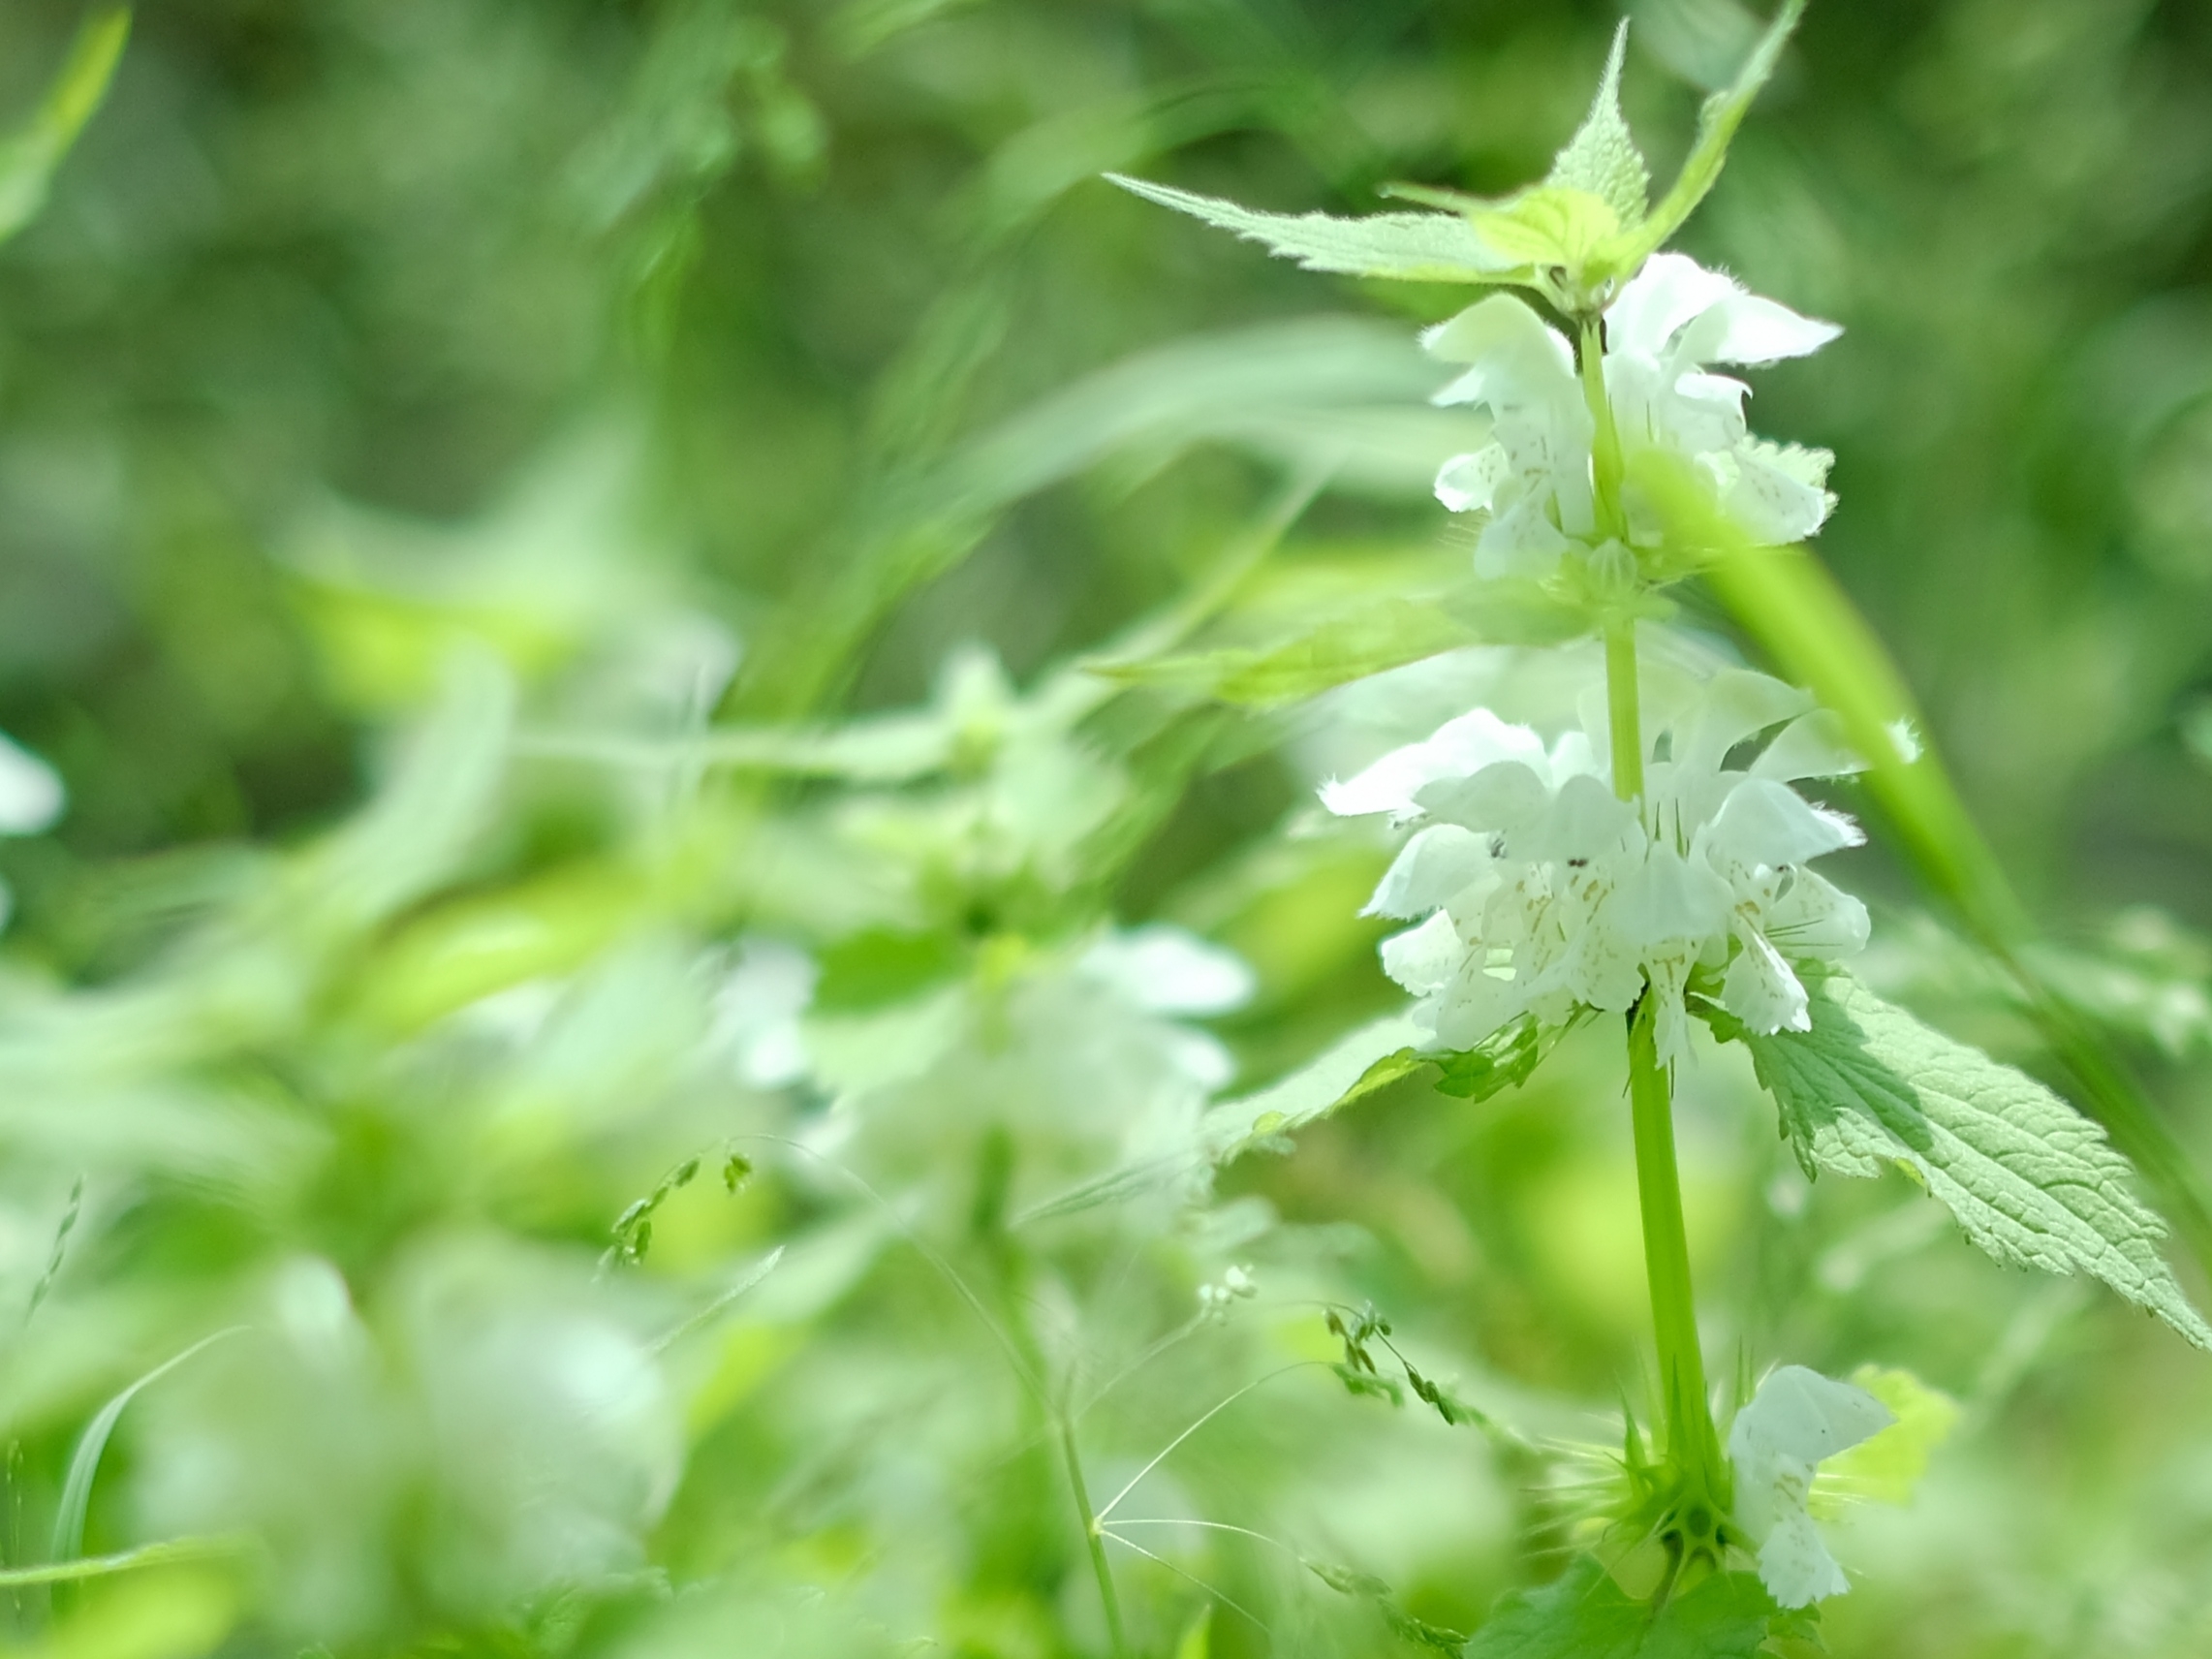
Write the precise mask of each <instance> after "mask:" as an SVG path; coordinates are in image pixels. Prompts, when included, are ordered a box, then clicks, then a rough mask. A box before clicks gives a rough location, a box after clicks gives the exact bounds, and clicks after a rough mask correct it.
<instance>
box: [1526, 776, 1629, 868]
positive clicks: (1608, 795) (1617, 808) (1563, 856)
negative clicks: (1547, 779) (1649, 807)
mask: <svg viewBox="0 0 2212 1659" xmlns="http://www.w3.org/2000/svg"><path fill="white" fill-rule="evenodd" d="M1642 833H1643V831H1642V829H1641V827H1640V826H1639V825H1638V824H1637V821H1636V808H1635V807H1634V806H1631V805H1630V804H1629V803H1628V802H1627V801H1625V800H1622V799H1621V798H1619V797H1617V796H1616V795H1614V794H1613V792H1612V791H1611V790H1610V789H1609V788H1607V787H1606V786H1605V785H1604V784H1603V783H1601V782H1600V781H1599V780H1598V779H1596V778H1594V777H1591V776H1589V775H1587V774H1584V775H1582V776H1579V777H1571V778H1569V779H1568V780H1567V781H1566V782H1565V783H1563V784H1561V785H1560V786H1559V793H1558V794H1557V795H1556V796H1554V797H1553V798H1552V800H1551V804H1550V805H1549V806H1547V807H1546V808H1545V809H1544V813H1543V816H1542V818H1540V819H1538V820H1537V821H1536V823H1534V824H1533V825H1531V826H1530V827H1529V828H1528V829H1527V830H1524V831H1522V832H1521V833H1520V834H1517V835H1514V836H1512V837H1511V838H1510V839H1509V842H1508V851H1509V852H1510V853H1511V856H1512V857H1513V858H1516V859H1535V860H1538V861H1542V862H1545V863H1557V864H1569V865H1573V864H1577V863H1588V862H1592V861H1597V860H1601V859H1609V858H1612V857H1615V856H1617V855H1618V854H1620V853H1622V852H1623V851H1625V850H1626V849H1627V848H1629V847H1630V846H1631V845H1632V844H1633V843H1634V842H1635V841H1636V840H1638V839H1639V838H1640V837H1641V835H1642Z"/></svg>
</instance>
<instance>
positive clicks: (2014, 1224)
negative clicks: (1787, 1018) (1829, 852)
mask: <svg viewBox="0 0 2212 1659" xmlns="http://www.w3.org/2000/svg"><path fill="white" fill-rule="evenodd" d="M1806 988H1807V990H1808V992H1809V993H1810V996H1811V1012H1812V1022H1813V1023H1812V1029H1811V1030H1810V1031H1802V1032H1798V1031H1782V1032H1777V1033H1776V1034H1775V1035H1774V1036H1771V1037H1760V1036H1754V1035H1751V1034H1750V1033H1748V1032H1745V1031H1743V1030H1742V1028H1741V1027H1740V1026H1734V1025H1733V1022H1732V1021H1729V1020H1727V1019H1726V1017H1721V1018H1719V1019H1716V1021H1715V1028H1716V1030H1720V1031H1722V1032H1723V1033H1724V1035H1728V1036H1736V1037H1740V1038H1741V1039H1742V1041H1743V1042H1744V1043H1745V1045H1746V1046H1747V1047H1749V1049H1751V1054H1752V1062H1753V1064H1754V1065H1755V1066H1756V1067H1757V1068H1758V1072H1759V1080H1760V1083H1761V1084H1762V1085H1764V1086H1765V1088H1766V1089H1767V1090H1768V1092H1770V1093H1771V1094H1772V1095H1773V1096H1774V1099H1775V1102H1776V1104H1777V1105H1778V1106H1779V1107H1780V1109H1781V1113H1782V1127H1783V1131H1784V1133H1785V1134H1786V1135H1788V1136H1789V1138H1790V1142H1791V1145H1792V1146H1793V1147H1794V1148H1795V1150H1796V1153H1797V1158H1798V1161H1799V1162H1800V1163H1801V1164H1802V1165H1803V1166H1804V1167H1805V1170H1806V1173H1807V1174H1812V1173H1814V1172H1815V1171H1817V1170H1823V1169H1825V1170H1833V1171H1835V1172H1837V1173H1838V1174H1847V1175H1873V1174H1879V1173H1880V1172H1881V1170H1882V1169H1883V1168H1884V1167H1885V1166H1887V1165H1895V1166H1897V1167H1899V1168H1901V1169H1903V1170H1905V1171H1906V1172H1907V1173H1908V1174H1912V1175H1913V1176H1914V1178H1915V1179H1916V1180H1918V1181H1919V1182H1920V1183H1921V1184H1922V1185H1923V1186H1925V1187H1926V1188H1927V1190H1928V1191H1929V1192H1930V1193H1932V1194H1934V1195H1935V1197H1937V1198H1939V1199H1941V1200H1942V1201H1943V1202H1944V1203H1945V1204H1946V1205H1948V1206H1949V1208H1950V1211H1951V1213H1952V1214H1953V1215H1955V1216H1957V1217H1958V1220H1959V1224H1960V1225H1961V1226H1962V1227H1964V1228H1965V1229H1966V1235H1967V1236H1968V1237H1969V1238H1971V1239H1973V1240H1974V1242H1975V1243H1977V1244H1978V1245H1979V1246H1980V1247H1981V1248H1982V1249H1983V1250H1985V1251H1987V1252H1988V1253H1989V1254H1990V1255H1991V1256H1993V1257H1995V1258H1996V1259H1997V1260H1998V1261H2000V1262H2003V1263H2006V1264H2008V1265H2009V1266H2017V1267H2029V1268H2043V1269H2044V1270H2045V1271H2047V1272H2053V1273H2072V1272H2084V1273H2088V1274H2091V1275H2092V1276H2094V1277H2096V1278H2099V1279H2102V1280H2103V1281H2104V1283H2105V1284H2107V1285H2109V1286H2111V1287H2112V1289H2114V1290H2116V1291H2118V1292H2119V1293H2120V1294H2121V1295H2122V1296H2124V1297H2126V1298H2127V1299H2129V1300H2130V1301H2132V1302H2134V1303H2135V1305H2136V1306H2138V1307H2142V1308H2145V1309H2148V1310H2149V1311H2150V1312H2152V1313H2155V1314H2157V1315H2158V1316H2159V1317H2160V1318H2161V1319H2163V1320H2165V1322H2166V1323H2167V1324H2168V1325H2170V1326H2172V1327H2173V1329H2174V1330H2177V1331H2179V1332H2180V1333H2181V1334H2182V1335H2183V1336H2185V1337H2187V1338H2188V1339H2189V1340H2190V1341H2191V1342H2194V1343H2196V1345H2197V1346H2198V1347H2200V1348H2205V1349H2212V1327H2207V1326H2206V1325H2205V1323H2204V1321H2203V1319H2202V1318H2201V1317H2199V1316H2198V1314H2197V1312H2196V1309H2195V1308H2193V1307H2191V1306H2190V1305H2189V1299H2188V1298H2187V1297H2186V1296H2185V1295H2184V1294H2183V1292H2182V1289H2181V1286H2180V1285H2179V1284H2177V1283H2176V1282H2175V1281H2174V1277H2173V1273H2172V1270H2171V1269H2170V1268H2167V1267H2166V1265H2165V1260H2164V1259H2163V1258H2162V1257H2161V1256H2160V1255H2159V1252H2158V1243H2157V1241H2158V1239H2159V1238H2160V1237H2161V1236H2163V1235H2164V1234H2165V1227H2164V1226H2163V1225H2162V1224H2161V1223H2160V1221H2159V1219H2158V1217H2157V1216H2156V1215H2154V1214H2152V1213H2151V1211H2150V1210H2149V1209H2147V1208H2146V1207H2145V1206H2144V1205H2142V1203H2141V1202H2140V1201H2139V1200H2137V1199H2136V1197H2135V1196H2134V1193H2133V1192H2132V1191H2131V1190H2130V1183H2129V1177H2130V1175H2131V1174H2132V1173H2133V1172H2132V1170H2131V1168H2130V1166H2129V1164H2128V1161H2127V1159H2125V1158H2124V1157H2122V1156H2121V1155H2120V1154H2119V1153H2118V1152H2117V1151H2115V1150H2114V1149H2113V1148H2112V1146H2111V1145H2110V1144H2109V1143H2107V1142H2106V1140H2105V1138H2104V1132H2103V1129H2101V1128H2100V1127H2099V1126H2098V1125H2097V1124H2095V1123H2093V1122H2091V1121H2090V1120H2089V1119H2088V1118H2086V1117H2084V1116H2083V1115H2082V1114H2081V1113H2080V1112H2078V1111H2074V1109H2073V1108H2072V1107H2071V1106H2069V1105H2068V1104H2067V1103H2066V1102H2065V1101H2063V1100H2061V1099H2060V1098H2059V1097H2058V1096H2057V1095H2055V1094H2053V1093H2052V1092H2051V1091H2050V1090H2049V1089H2047V1088H2045V1087H2044V1086H2043V1085H2042V1084H2041V1083H2040V1082H2037V1081H2036V1080H2034V1079H2033V1078H2031V1077H2028V1076H2027V1075H2026V1074H2024V1073H2022V1072H2017V1071H2014V1070H2013V1069H2012V1068H2011V1067H2010V1066H2005V1065H2000V1064H1999V1063H1998V1062H1997V1061H1995V1060H1993V1059H1991V1058H1990V1057H1989V1056H1988V1055H1986V1054H1984V1053H1982V1052H1981V1051H1980V1050H1979V1049H1970V1048H1968V1047H1967V1046H1966V1045H1965V1044H1963V1043H1957V1042H1953V1041H1952V1040H1951V1039H1950V1038H1948V1037H1946V1036H1945V1035H1944V1034H1943V1033H1942V1032H1940V1031H1935V1030H1931V1029H1930V1028H1929V1027H1927V1026H1925V1025H1923V1024H1921V1023H1920V1022H1919V1021H1918V1020H1917V1019H1915V1018H1914V1017H1912V1016H1911V1015H1909V1014H1907V1013H1905V1012H1904V1011H1903V1010H1902V1009H1898V1008H1892V1007H1891V1006H1890V1005H1889V1004H1887V1003H1885V1002H1884V1001H1883V1000H1882V999H1881V998H1880V997H1877V996H1876V995H1875V994H1874V993H1873V992H1872V991H1869V990H1868V989H1867V988H1866V987H1865V986H1861V985H1860V984H1859V983H1858V982H1857V981H1856V980H1854V979H1853V978H1851V977H1850V976H1849V975H1848V974H1840V973H1839V974H1834V975H1830V976H1827V977H1824V978H1821V979H1816V980H1813V981H1811V982H1810V983H1809V984H1808V986H1807V987H1806Z"/></svg>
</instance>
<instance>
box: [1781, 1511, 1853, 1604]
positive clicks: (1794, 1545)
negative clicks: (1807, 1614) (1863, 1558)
mask: <svg viewBox="0 0 2212 1659" xmlns="http://www.w3.org/2000/svg"><path fill="white" fill-rule="evenodd" d="M1759 1581H1760V1583H1762V1584H1764V1585H1765V1586H1766V1593H1767V1594H1768V1595H1770V1596H1772V1597H1773V1598H1774V1600H1775V1602H1776V1603H1777V1604H1778V1605H1780V1606H1782V1607H1786V1608H1801V1607H1811V1606H1812V1605H1813V1604H1814V1603H1815V1602H1818V1601H1825V1600H1826V1599H1827V1598H1828V1597H1830V1596H1840V1595H1842V1594H1844V1593H1845V1592H1846V1591H1847V1590H1849V1589H1850V1588H1851V1582H1850V1581H1849V1580H1847V1579H1846V1578H1845V1577H1844V1575H1843V1569H1842V1568H1841V1567H1839V1566H1838V1565H1836V1558H1835V1557H1834V1556H1833V1555H1831V1554H1829V1553H1828V1547H1827V1545H1826V1544H1825V1543H1823V1541H1822V1538H1821V1532H1820V1528H1818V1527H1816V1526H1815V1525H1814V1524H1813V1519H1812V1517H1810V1516H1808V1515H1805V1514H1803V1513H1802V1512H1798V1513H1793V1514H1791V1515H1786V1516H1784V1517H1782V1518H1780V1519H1779V1520H1777V1521H1776V1522H1775V1523H1774V1525H1773V1527H1772V1528H1771V1529H1770V1530H1769V1531H1768V1532H1767V1534H1766V1542H1765V1543H1764V1544H1762V1545H1760V1548H1759Z"/></svg>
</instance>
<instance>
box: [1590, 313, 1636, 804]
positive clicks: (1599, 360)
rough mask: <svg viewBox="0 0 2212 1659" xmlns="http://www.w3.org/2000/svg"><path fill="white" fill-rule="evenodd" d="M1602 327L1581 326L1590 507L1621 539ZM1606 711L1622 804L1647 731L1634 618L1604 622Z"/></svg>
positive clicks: (1594, 323)
mask: <svg viewBox="0 0 2212 1659" xmlns="http://www.w3.org/2000/svg"><path fill="white" fill-rule="evenodd" d="M1604 328H1605V326H1604V321H1603V320H1601V319H1598V318H1591V319H1590V320H1588V321H1587V322H1585V323H1584V324H1583V325H1582V341H1581V365H1582V400H1583V401H1584V403H1586V404H1587V405H1588V406H1589V410H1590V490H1591V505H1592V509H1593V511H1594V513H1595V515H1596V516H1597V520H1598V528H1599V531H1600V532H1601V533H1602V534H1604V535H1606V536H1610V537H1613V538H1615V539H1617V540H1625V539H1626V537H1627V535H1628V516H1627V514H1626V513H1625V512H1624V511H1623V509H1622V506H1621V473H1622V465H1621V435H1620V430H1619V428H1618V427H1617V426H1616V425H1615V424H1614V423H1613V401H1612V399H1611V398H1610V397H1608V396H1607V395H1606V394H1605V336H1604ZM1605 713H1606V720H1607V724H1608V725H1609V726H1610V727H1611V729H1612V736H1613V745H1612V746H1613V793H1614V794H1616V795H1618V796H1619V797H1620V798H1622V799H1623V800H1635V799H1636V798H1638V797H1640V796H1641V795H1642V794H1643V732H1642V730H1641V726H1640V723H1639V721H1638V720H1637V717H1636V618H1635V616H1634V615H1633V614H1630V615H1622V616H1616V617H1614V618H1612V619H1610V620H1608V621H1607V622H1606V624H1605Z"/></svg>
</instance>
